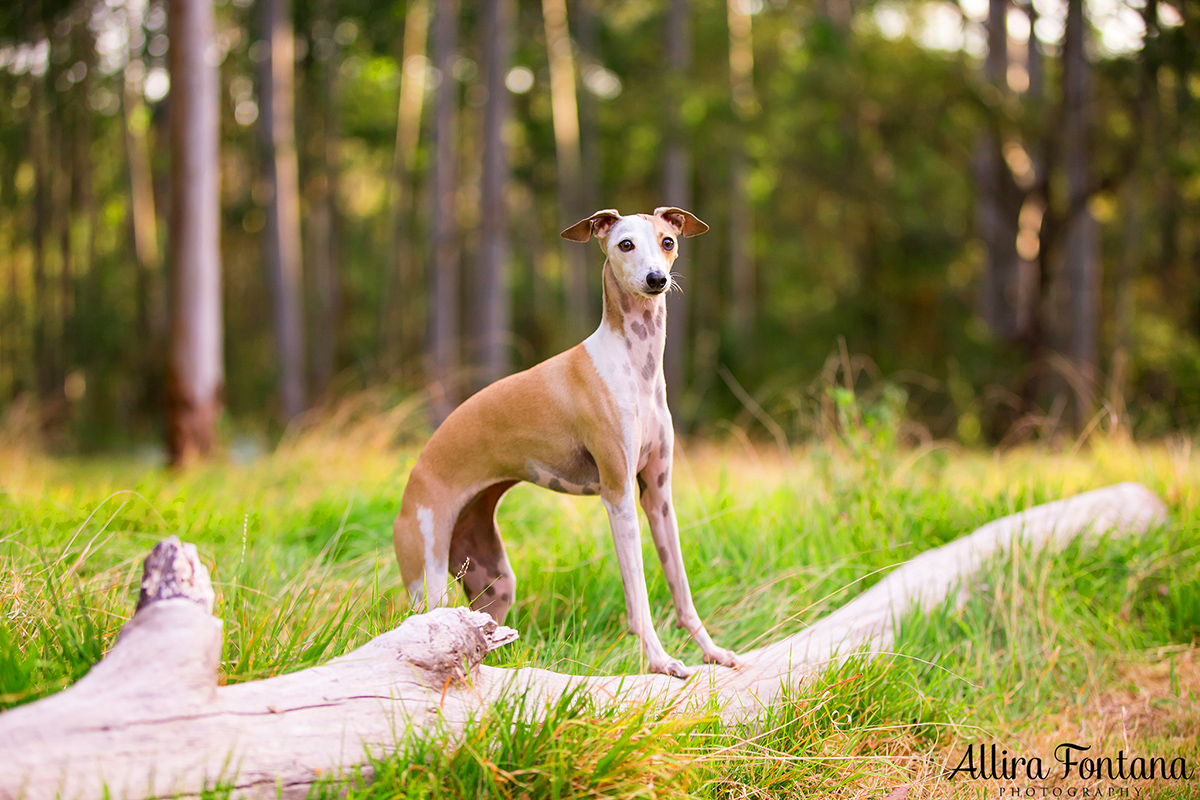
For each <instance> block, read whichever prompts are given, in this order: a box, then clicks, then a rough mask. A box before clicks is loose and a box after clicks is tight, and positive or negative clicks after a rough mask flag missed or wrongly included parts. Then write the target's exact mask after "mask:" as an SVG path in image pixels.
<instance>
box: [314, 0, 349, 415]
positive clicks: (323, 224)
mask: <svg viewBox="0 0 1200 800" xmlns="http://www.w3.org/2000/svg"><path fill="white" fill-rule="evenodd" d="M318 13H319V14H320V16H321V19H322V22H323V23H324V24H325V25H326V26H327V28H328V29H329V30H333V29H334V26H335V24H336V21H337V20H336V18H337V8H336V3H335V2H334V0H323V2H321V3H320V5H319V6H318ZM322 55H323V58H321V59H313V61H312V62H310V63H311V64H313V66H314V67H316V69H315V71H316V72H317V73H318V74H317V75H315V76H313V78H312V81H313V82H314V83H315V84H316V86H315V87H314V89H315V91H314V92H313V93H314V94H316V95H317V96H318V97H319V100H318V102H317V103H316V105H318V106H319V107H320V109H321V120H320V129H319V132H318V133H317V150H318V154H317V159H318V161H319V163H320V166H319V170H320V172H319V175H318V176H317V178H316V187H317V191H316V192H315V194H316V197H315V198H314V202H313V204H312V209H311V211H310V212H309V219H308V224H309V229H310V231H311V237H312V238H311V241H312V247H311V253H310V258H311V265H312V276H313V282H314V283H315V284H316V286H315V288H316V295H317V308H316V309H315V310H316V314H315V318H316V325H315V326H314V328H313V336H312V389H313V394H314V395H316V396H320V395H322V394H324V393H325V391H326V389H327V388H328V386H329V382H330V380H331V379H332V377H333V372H334V368H335V364H336V361H337V353H338V341H339V337H340V333H341V330H340V328H341V325H340V322H341V314H342V279H341V235H340V234H341V224H340V221H341V216H340V214H339V212H338V192H339V184H340V182H341V132H340V130H339V126H338V102H337V75H338V67H339V64H340V59H338V57H337V48H336V47H331V48H329V49H328V50H327V51H325V52H324V53H322ZM317 61H319V62H320V63H319V65H318V64H317V63H316V62H317Z"/></svg>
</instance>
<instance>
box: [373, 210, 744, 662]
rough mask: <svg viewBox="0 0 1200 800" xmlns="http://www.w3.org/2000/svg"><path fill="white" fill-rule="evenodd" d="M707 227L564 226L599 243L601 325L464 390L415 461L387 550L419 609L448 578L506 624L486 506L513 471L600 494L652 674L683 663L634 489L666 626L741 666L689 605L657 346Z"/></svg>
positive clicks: (657, 218)
mask: <svg viewBox="0 0 1200 800" xmlns="http://www.w3.org/2000/svg"><path fill="white" fill-rule="evenodd" d="M707 230H708V225H706V224H704V223H703V222H701V221H700V220H699V219H697V218H696V217H695V216H694V215H693V214H691V213H690V212H687V211H684V210H682V209H679V208H673V207H670V208H658V209H655V211H654V213H653V214H631V215H629V216H622V215H621V214H620V213H619V212H617V211H615V210H613V209H605V210H603V211H597V212H596V213H595V214H592V215H591V216H590V217H587V218H586V219H583V220H580V221H579V222H577V223H576V224H574V225H572V226H571V227H569V228H567V229H566V230H564V231H563V232H562V234H561V235H562V236H563V238H565V239H569V240H571V241H575V242H587V241H588V240H589V239H591V238H592V237H593V236H594V237H596V239H597V240H599V242H600V245H601V248H602V249H603V250H604V252H605V256H606V258H605V262H604V269H603V295H604V306H603V316H602V318H601V321H600V327H599V328H597V329H596V332H595V333H593V334H592V335H591V336H589V337H588V338H587V339H586V340H584V342H583V343H582V344H579V345H576V346H575V347H573V348H571V349H570V350H567V351H566V352H564V353H560V354H559V355H557V356H554V357H553V358H550V359H548V360H546V361H543V362H542V363H541V364H538V365H537V366H534V367H532V368H530V369H528V370H525V371H524V372H520V373H517V374H515V375H510V376H508V377H507V378H504V379H502V380H499V381H497V382H495V383H493V384H491V385H490V386H488V387H487V388H485V389H483V390H481V391H480V392H478V393H477V394H475V395H473V396H472V397H470V398H468V399H467V400H466V401H465V402H464V403H463V404H462V405H460V406H459V407H458V408H457V409H455V410H454V411H453V412H452V413H451V414H450V415H449V416H448V417H447V418H446V420H445V421H444V422H443V423H442V424H441V426H440V427H438V429H437V430H436V431H435V432H434V434H433V436H432V437H431V438H430V440H429V442H428V443H427V444H426V445H425V448H424V449H423V450H422V451H421V454H420V456H419V457H418V458H417V463H416V465H415V466H414V467H413V470H412V474H411V476H410V477H409V480H408V484H407V486H406V487H405V490H404V499H403V501H402V502H401V509H400V514H399V515H398V516H397V517H396V522H395V525H394V526H393V532H394V543H395V547H396V558H397V560H398V561H399V562H400V572H401V574H402V576H403V579H404V583H405V586H406V587H407V589H408V592H409V595H410V597H411V598H412V603H413V607H414V608H415V609H417V610H422V609H425V608H432V607H435V606H439V605H446V604H447V603H448V602H449V599H448V595H449V592H448V589H447V576H448V575H449V574H454V575H456V576H458V578H459V580H460V581H461V583H462V586H463V589H464V590H465V592H466V596H467V598H468V600H469V601H470V604H471V608H473V609H475V610H477V611H484V612H487V613H488V614H490V615H491V616H492V618H493V619H495V620H496V621H497V622H498V623H499V622H503V620H504V617H505V615H506V614H507V613H508V609H509V608H511V607H512V604H513V601H514V600H515V598H516V578H515V576H514V575H513V570H512V567H511V565H510V564H509V562H508V557H507V556H506V555H505V552H504V544H503V543H502V542H501V540H500V531H499V530H498V528H497V527H496V519H495V511H496V504H497V503H499V502H500V498H501V497H503V496H504V493H505V492H507V491H508V490H509V489H511V488H512V487H513V486H514V485H515V484H517V483H519V482H521V481H527V482H529V483H533V484H536V485H538V486H542V487H544V488H547V489H552V490H554V491H556V492H565V493H567V494H577V495H597V494H598V495H599V496H600V500H601V501H602V502H603V503H604V507H605V509H606V510H607V511H608V519H609V524H610V526H611V528H612V536H613V543H614V544H615V546H616V551H617V563H618V564H619V565H620V570H621V580H622V583H623V585H624V592H625V611H626V616H627V619H628V624H629V631H630V632H631V633H633V634H635V635H637V636H638V637H639V638H640V639H641V642H642V647H643V649H644V651H645V654H646V658H647V661H648V662H649V668H650V671H651V672H658V673H663V674H667V675H672V676H675V677H677V678H687V677H688V676H689V675H691V674H692V670H691V669H689V668H688V667H686V666H685V665H684V664H683V662H682V661H680V660H679V659H676V658H672V657H670V656H669V655H668V654H667V652H666V650H664V649H663V646H662V643H661V642H660V641H659V638H658V634H657V633H656V632H655V630H654V624H653V619H652V617H651V615H650V602H649V596H648V594H647V592H646V580H645V574H644V572H643V565H642V545H641V534H640V530H639V527H638V517H637V505H636V497H637V494H638V493H639V492H640V498H641V506H642V510H643V511H644V512H645V514H646V517H647V519H648V520H649V523H650V533H651V536H652V537H653V539H654V544H655V548H656V549H657V551H658V556H659V559H660V560H661V561H662V566H663V572H664V573H665V575H666V578H667V584H668V585H669V586H670V589H671V598H672V600H673V601H674V606H675V619H676V624H677V625H678V626H679V627H681V628H683V629H685V630H686V631H687V632H688V633H689V634H691V637H692V640H693V641H695V642H696V644H697V645H699V647H700V649H701V650H702V651H703V653H704V661H705V662H706V663H715V664H721V665H724V666H727V667H736V666H738V659H737V656H736V655H735V654H734V653H732V652H731V651H729V650H726V649H724V648H722V647H718V646H717V645H716V644H715V643H714V642H713V640H712V638H711V637H710V636H709V635H708V632H707V631H706V630H705V628H704V623H703V622H701V620H700V617H699V615H698V614H697V613H696V608H695V606H694V605H693V603H692V596H691V590H690V589H689V587H688V579H687V575H686V574H685V572H684V567H683V557H682V553H681V550H680V543H679V526H678V524H677V522H676V519H675V507H674V504H673V503H672V501H671V459H672V451H673V448H674V433H673V429H672V427H671V412H670V411H669V410H668V408H667V393H666V381H665V379H664V377H663V369H662V356H663V346H664V343H665V341H666V327H667V308H666V306H667V300H666V293H667V292H668V291H669V290H670V289H671V287H672V285H673V284H672V281H671V265H672V264H673V263H674V261H675V259H676V258H677V257H678V255H679V239H680V238H686V237H691V236H697V235H699V234H701V233H704V232H705V231H707Z"/></svg>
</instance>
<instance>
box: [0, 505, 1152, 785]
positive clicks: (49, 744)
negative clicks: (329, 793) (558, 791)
mask: <svg viewBox="0 0 1200 800" xmlns="http://www.w3.org/2000/svg"><path fill="white" fill-rule="evenodd" d="M1165 521H1166V509H1165V507H1164V506H1163V504H1162V502H1161V501H1160V500H1159V499H1158V498H1157V497H1155V496H1154V495H1153V494H1152V493H1151V492H1150V491H1149V490H1147V489H1146V488H1145V487H1143V486H1141V485H1139V484H1132V483H1125V484H1119V485H1117V486H1111V487H1108V488H1106V489H1100V490H1097V491H1094V492H1088V493H1086V494H1082V495H1079V496H1077V497H1073V498H1070V499H1068V500H1060V501H1057V502H1054V503H1048V504H1046V505H1042V506H1038V507H1036V508H1032V509H1029V510H1028V511H1025V512H1022V513H1020V514H1014V515H1012V516H1009V517H1005V518H1003V519H1000V520H996V521H995V522H991V523H988V524H987V525H984V526H983V527H982V528H980V529H979V530H977V531H976V532H975V533H973V534H971V535H970V536H966V537H964V538H962V539H958V540H956V541H953V542H950V543H949V544H946V545H944V546H942V547H939V548H936V549H934V550H930V551H928V552H926V553H923V554H921V555H919V556H917V557H916V558H914V559H912V560H911V561H908V562H906V563H905V564H903V565H901V566H899V567H898V568H897V569H895V570H894V571H892V572H891V573H890V574H889V575H888V576H887V577H885V578H884V579H883V580H881V581H880V582H879V583H878V584H876V585H875V586H874V587H872V588H871V589H869V590H867V591H866V592H864V593H863V594H861V595H860V596H859V597H857V598H855V599H854V600H852V601H851V602H849V603H847V604H846V605H845V606H844V607H842V608H841V609H839V610H838V611H835V612H834V613H832V614H830V615H829V616H827V617H825V618H824V619H822V620H820V621H819V622H817V623H816V624H814V625H812V626H810V627H808V628H806V629H804V630H802V631H800V632H798V633H796V634H794V635H791V636H788V637H787V638H785V639H782V640H781V641H778V642H775V643H773V644H770V645H767V646H765V647H762V648H759V649H757V650H754V651H752V652H749V653H745V654H743V655H742V660H743V661H744V662H745V665H746V666H745V667H743V668H742V669H738V670H728V669H725V668H722V667H702V668H700V669H699V670H698V671H697V675H696V676H694V677H693V678H692V679H691V680H689V681H687V682H683V681H679V680H677V679H674V678H669V677H666V676H662V675H625V676H588V677H584V676H575V675H564V674H561V673H555V672H550V671H547V670H540V669H533V668H525V669H500V668H495V667H487V666H483V665H481V663H480V662H481V661H482V660H483V658H484V656H485V655H486V654H487V653H488V652H489V651H490V650H493V649H495V648H497V647H499V646H502V645H504V644H506V643H508V642H511V641H513V640H514V639H515V638H516V636H517V633H516V631H514V630H512V629H511V628H506V627H503V626H498V625H496V623H495V622H494V621H493V620H492V619H491V617H489V616H487V615H486V614H482V613H478V612H473V611H470V610H467V609H463V608H443V609H437V610H434V611H431V612H429V613H426V614H419V615H415V616H412V617H409V618H408V619H406V620H405V621H404V623H403V624H401V625H400V626H399V627H397V628H395V629H394V630H392V631H389V632H388V633H385V634H382V635H380V636H377V637H376V638H374V639H372V640H371V641H370V642H368V643H367V644H365V645H363V646H362V647H360V648H358V649H356V650H354V651H352V652H351V653H348V654H346V655H344V656H341V657H339V658H335V659H333V660H332V661H330V662H328V663H327V664H323V665H321V666H318V667H312V668H310V669H306V670H301V671H299V672H295V673H291V674H288V675H281V676H278V677H275V678H269V679H266V680H261V681H253V682H248V683H241V684H235V685H231V686H220V687H218V686H217V666H218V662H219V658H220V650H221V623H220V621H219V620H217V619H215V618H214V617H213V616H212V615H211V608H212V587H211V585H210V584H209V581H208V573H207V571H206V570H205V569H204V567H203V565H202V564H201V563H200V561H199V559H198V558H197V556H196V550H195V547H193V546H192V545H187V544H182V543H180V542H179V540H178V539H177V538H174V537H172V538H171V539H168V540H166V541H164V542H162V543H160V544H159V545H158V546H156V547H155V548H154V550H153V551H152V552H151V554H150V556H148V557H147V559H146V573H145V577H144V578H143V581H142V592H141V597H140V599H139V605H138V610H137V612H136V613H135V614H134V617H133V619H132V620H130V622H129V623H128V624H127V625H126V626H125V627H124V629H123V630H122V632H121V635H120V637H119V638H118V640H117V642H116V644H115V645H114V646H113V648H112V650H111V651H110V652H109V654H108V655H107V656H106V657H105V658H104V660H102V661H101V662H100V663H99V664H97V665H96V666H95V667H93V668H92V670H91V671H90V672H89V673H88V674H87V675H86V676H84V677H83V678H82V679H81V680H80V681H79V682H78V683H76V684H75V685H74V686H72V687H70V688H69V689H66V690H65V691H63V692H61V693H59V694H56V695H53V696H50V697H47V698H45V699H43V700H40V701H38V702H36V703H31V704H29V705H27V706H21V707H19V708H15V709H13V710H11V711H7V712H5V713H3V714H0V762H2V765H3V768H2V769H0V800H9V799H10V798H12V800H15V799H16V798H28V800H40V799H41V798H52V797H62V798H68V799H70V798H77V797H81V798H94V797H96V798H98V797H100V796H102V794H103V793H104V792H105V791H106V790H107V792H108V794H109V795H110V796H113V797H126V798H131V799H132V798H143V797H151V796H163V795H188V796H194V795H197V794H199V793H200V792H201V791H203V790H204V789H206V788H212V787H214V786H216V785H218V784H220V785H222V786H227V787H233V788H234V789H235V792H234V793H235V795H239V796H243V795H250V796H274V795H276V794H277V792H281V793H282V794H283V795H284V796H286V797H300V796H303V795H306V794H307V793H308V790H309V788H310V787H311V786H312V784H313V783H315V782H317V781H320V780H323V779H328V778H330V777H334V778H336V777H339V776H347V775H350V774H353V772H354V771H355V770H356V769H362V768H363V767H364V765H365V764H366V763H367V762H368V760H369V759H368V755H370V756H374V757H379V756H383V755H386V754H387V753H390V752H393V751H394V750H395V749H396V747H397V744H398V743H402V742H403V741H404V740H405V738H406V737H407V735H408V732H409V731H410V730H413V729H418V730H425V729H430V730H432V729H434V728H435V727H439V726H440V727H441V728H442V729H444V730H447V731H450V732H456V731H459V730H461V729H462V727H463V726H464V725H465V724H467V722H468V721H469V720H470V719H472V718H474V717H477V716H478V715H479V713H480V712H481V711H482V710H484V709H485V708H486V707H487V706H488V705H490V704H491V703H493V702H494V701H496V700H497V699H498V698H500V697H501V696H503V695H505V694H506V693H521V692H525V693H528V695H529V696H530V697H533V698H535V699H544V700H546V701H552V700H554V699H556V698H557V697H560V696H561V695H562V693H563V692H565V691H568V690H570V689H573V688H576V687H579V688H582V689H583V690H584V691H587V692H589V693H591V694H592V695H593V696H594V697H595V698H596V700H597V701H598V702H600V703H607V702H614V701H629V702H638V701H642V700H662V701H666V702H672V703H679V704H680V705H682V706H683V707H687V705H688V704H689V703H691V702H694V703H696V704H698V705H704V704H708V703H709V702H711V701H714V700H715V701H716V702H717V704H718V705H719V706H720V707H721V708H723V709H724V714H725V716H726V718H727V719H730V720H735V719H740V718H746V717H749V716H753V715H754V714H756V713H758V712H759V711H760V710H761V709H762V708H763V706H764V705H768V704H770V703H772V702H774V701H775V699H776V698H777V697H778V696H779V694H780V692H781V691H782V690H783V689H784V687H785V686H788V685H795V684H796V683H798V682H799V681H801V680H803V679H804V678H805V677H807V676H810V675H812V674H814V673H816V672H818V671H819V670H820V669H822V668H824V667H825V666H826V665H828V664H829V663H830V662H831V661H833V660H836V659H838V658H841V657H845V656H847V655H849V654H850V653H852V652H855V651H859V650H860V649H861V648H863V647H864V646H866V648H868V650H869V652H872V653H875V652H879V651H881V650H883V649H886V648H887V647H889V646H890V645H891V643H892V642H893V641H894V637H895V633H896V624H897V621H898V620H899V619H900V618H901V617H902V616H903V614H904V613H905V612H906V611H907V610H908V609H910V608H912V607H913V606H914V605H920V606H922V607H926V608H928V607H931V606H933V605H935V604H937V603H940V602H942V601H943V600H944V598H946V597H947V596H948V595H949V593H950V591H951V590H952V589H954V588H955V587H957V586H959V585H960V584H961V583H962V581H963V579H964V578H966V577H968V576H970V575H971V574H972V573H974V572H975V571H976V570H978V569H979V568H980V567H981V566H982V565H983V564H984V563H985V562H987V561H988V560H989V559H992V558H994V557H995V556H997V555H998V554H1000V553H1002V552H1004V551H1005V550H1007V549H1008V548H1010V547H1012V546H1014V545H1015V544H1016V543H1018V542H1023V543H1024V545H1025V546H1028V547H1031V548H1034V549H1041V548H1058V547H1061V546H1063V545H1065V544H1066V543H1068V542H1069V541H1071V540H1072V539H1073V538H1075V537H1076V536H1079V535H1080V534H1083V533H1086V532H1089V531H1090V532H1094V533H1106V532H1110V531H1111V532H1113V533H1115V534H1136V533H1141V532H1144V531H1146V530H1147V529H1149V528H1151V527H1153V526H1156V525H1160V524H1162V523H1164V522H1165Z"/></svg>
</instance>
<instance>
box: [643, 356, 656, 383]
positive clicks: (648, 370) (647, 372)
mask: <svg viewBox="0 0 1200 800" xmlns="http://www.w3.org/2000/svg"><path fill="white" fill-rule="evenodd" d="M653 375H654V354H653V353H647V354H646V363H645V364H644V365H642V377H643V378H645V379H646V380H650V378H651V377H653Z"/></svg>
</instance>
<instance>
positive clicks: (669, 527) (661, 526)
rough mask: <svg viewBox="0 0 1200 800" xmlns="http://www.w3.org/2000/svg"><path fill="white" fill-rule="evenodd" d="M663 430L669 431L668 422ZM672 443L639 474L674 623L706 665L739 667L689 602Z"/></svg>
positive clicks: (689, 591) (647, 515)
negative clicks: (674, 494)
mask: <svg viewBox="0 0 1200 800" xmlns="http://www.w3.org/2000/svg"><path fill="white" fill-rule="evenodd" d="M666 430H668V431H669V430H670V423H668V424H667V426H666ZM671 446H672V443H671V442H670V441H669V440H668V442H667V444H666V446H665V447H664V448H663V449H662V451H660V452H664V453H665V454H666V457H665V458H664V457H659V456H657V455H656V456H655V457H654V458H651V459H650V462H649V463H648V464H647V465H646V468H645V469H644V470H643V471H642V474H641V477H642V486H643V489H642V509H643V510H644V511H645V512H646V519H647V520H649V522H650V535H651V537H652V538H653V539H654V549H655V550H657V551H658V558H659V561H661V562H662V567H663V574H664V575H665V576H666V578H667V586H669V587H670V588H671V600H672V601H673V602H674V604H675V624H676V625H678V626H679V627H680V628H683V629H684V630H685V631H687V632H688V633H689V634H691V637H692V641H694V642H695V643H696V644H697V645H698V646H699V647H700V650H701V651H702V652H703V653H704V662H705V663H706V664H721V665H723V666H726V667H736V666H738V665H739V664H738V660H737V656H736V655H735V654H734V653H733V651H731V650H726V649H725V648H724V647H718V646H717V644H716V642H714V641H713V640H712V637H711V636H709V635H708V631H707V630H706V629H705V627H704V622H702V621H701V619H700V615H699V614H698V613H696V606H695V604H694V603H693V602H692V591H691V588H690V587H689V586H688V579H687V572H686V571H685V569H684V566H683V551H682V548H681V547H680V544H679V523H678V522H677V520H676V518H675V503H674V502H673V501H672V499H671V460H670V451H671Z"/></svg>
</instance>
